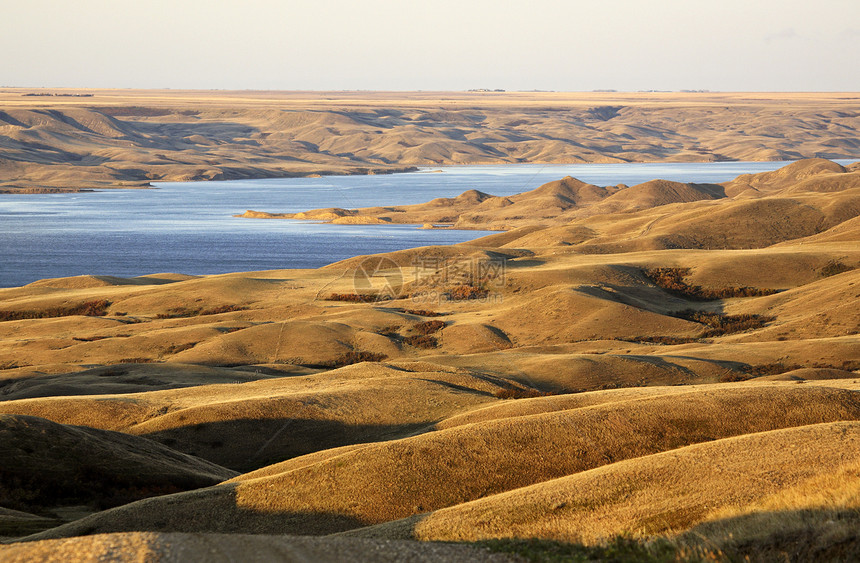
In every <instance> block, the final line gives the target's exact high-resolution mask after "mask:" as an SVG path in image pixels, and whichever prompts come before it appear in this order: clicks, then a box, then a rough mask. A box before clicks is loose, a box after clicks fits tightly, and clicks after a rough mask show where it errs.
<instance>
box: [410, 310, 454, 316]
mask: <svg viewBox="0 0 860 563" xmlns="http://www.w3.org/2000/svg"><path fill="white" fill-rule="evenodd" d="M403 312H404V313H408V314H410V315H417V316H419V317H441V316H442V315H444V314H445V313H437V312H436V311H427V310H425V309H403Z"/></svg>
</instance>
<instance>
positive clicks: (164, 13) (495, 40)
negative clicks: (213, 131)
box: [0, 0, 860, 91]
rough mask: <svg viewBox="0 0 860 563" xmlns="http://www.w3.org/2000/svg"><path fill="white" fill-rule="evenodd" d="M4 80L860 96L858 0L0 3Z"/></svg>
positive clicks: (27, 83)
mask: <svg viewBox="0 0 860 563" xmlns="http://www.w3.org/2000/svg"><path fill="white" fill-rule="evenodd" d="M0 13H2V18H3V22H4V25H3V32H2V33H0V53H2V57H0V86H6V87H12V86H19V87H55V88H56V87H73V88H83V87H90V88H177V89H178V88H200V89H254V90H267V89H277V90H467V89H473V88H491V89H495V88H499V89H505V90H556V91H590V90H596V89H614V90H619V91H636V90H682V89H688V90H700V89H701V90H714V91H860V71H858V62H860V0H817V1H816V2H812V1H810V0H708V1H700V0H663V1H661V0H650V1H647V0H641V1H640V0H600V1H591V0H581V1H561V0H558V1H549V0H529V1H526V0H516V1H508V0H436V1H434V0H424V1H423V2H410V1H408V0H406V1H404V0H397V1H394V0H356V1H341V0H329V1H326V0H315V1H306V0H240V1H237V0H74V1H69V0H3V10H2V11H0Z"/></svg>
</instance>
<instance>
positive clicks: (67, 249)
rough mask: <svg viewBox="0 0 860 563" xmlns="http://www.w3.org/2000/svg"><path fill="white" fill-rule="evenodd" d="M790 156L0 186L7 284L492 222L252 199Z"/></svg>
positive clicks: (522, 184)
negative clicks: (101, 186)
mask: <svg viewBox="0 0 860 563" xmlns="http://www.w3.org/2000/svg"><path fill="white" fill-rule="evenodd" d="M839 162H840V163H842V164H847V163H850V162H853V161H839ZM785 164H787V163H786V162H717V163H660V164H655V163H648V164H640V163H636V164H576V165H558V164H553V165H540V164H510V165H499V166H449V167H439V168H430V169H424V170H422V171H420V172H413V173H408V174H392V175H380V176H328V177H322V178H289V179H277V180H272V179H268V180H237V181H224V182H162V183H158V184H155V186H156V188H157V189H151V190H105V191H100V192H85V193H63V194H32V195H17V194H0V257H2V264H0V287H14V286H19V285H24V284H27V283H30V282H32V281H35V280H38V279H43V278H55V277H64V276H75V275H82V274H94V275H114V276H124V277H127V276H139V275H145V274H151V273H157V272H179V273H185V274H219V273H227V272H240V271H254V270H271V269H281V268H316V267H319V266H323V265H325V264H330V263H332V262H335V261H338V260H342V259H344V258H349V257H351V256H356V255H359V254H372V253H377V252H389V251H393V250H401V249H405V248H414V247H417V246H427V245H435V244H453V243H458V242H464V241H467V240H472V239H474V238H477V237H480V236H484V235H486V234H489V233H488V232H486V231H453V230H420V229H418V228H416V227H415V226H412V225H328V224H317V223H308V222H303V221H291V220H262V219H240V218H235V217H232V215H233V214H236V213H242V212H244V211H245V210H246V209H254V210H257V211H269V212H297V211H305V210H308V209H314V208H320V207H345V208H354V207H364V206H371V205H396V204H411V203H422V202H425V201H427V200H430V199H433V198H437V197H453V196H456V195H458V194H460V193H462V192H464V191H466V190H469V189H477V190H480V191H483V192H487V193H490V194H493V195H512V194H515V193H519V192H522V191H527V190H531V189H534V188H536V187H538V186H540V185H541V184H544V183H546V182H549V181H551V180H557V179H559V178H562V177H564V176H568V175H570V176H574V177H576V178H579V179H580V180H583V181H586V182H591V183H593V184H598V185H615V184H619V183H623V184H628V185H634V184H637V183H641V182H645V181H647V180H652V179H655V178H662V179H666V180H677V181H684V182H723V181H726V180H731V179H732V178H734V177H736V176H738V175H739V174H743V173H748V172H763V171H767V170H775V169H777V168H779V167H781V166H783V165H785Z"/></svg>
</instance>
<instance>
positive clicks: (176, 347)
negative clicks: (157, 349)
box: [164, 342, 197, 354]
mask: <svg viewBox="0 0 860 563" xmlns="http://www.w3.org/2000/svg"><path fill="white" fill-rule="evenodd" d="M195 346H197V342H186V343H185V344H173V345H171V346H170V347H169V348H167V349H166V350H165V351H164V353H165V354H178V353H179V352H184V351H186V350H191V349H192V348H194V347H195Z"/></svg>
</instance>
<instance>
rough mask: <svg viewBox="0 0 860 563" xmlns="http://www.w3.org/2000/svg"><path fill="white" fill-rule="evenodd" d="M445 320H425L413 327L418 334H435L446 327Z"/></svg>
mask: <svg viewBox="0 0 860 563" xmlns="http://www.w3.org/2000/svg"><path fill="white" fill-rule="evenodd" d="M445 325H446V323H445V322H444V321H424V322H423V323H418V324H416V325H415V326H414V327H412V328H413V329H414V330H415V332H417V333H418V334H433V333H434V332H439V331H440V330H442V329H443V328H445Z"/></svg>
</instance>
